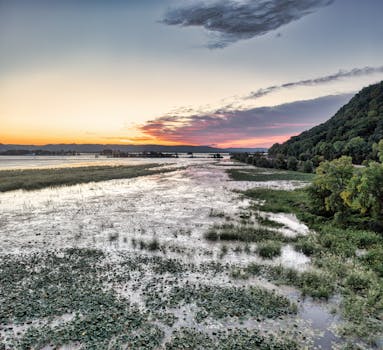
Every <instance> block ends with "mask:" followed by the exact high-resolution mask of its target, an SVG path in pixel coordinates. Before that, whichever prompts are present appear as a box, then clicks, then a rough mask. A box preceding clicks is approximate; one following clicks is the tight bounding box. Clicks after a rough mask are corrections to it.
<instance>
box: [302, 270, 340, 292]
mask: <svg viewBox="0 0 383 350" xmlns="http://www.w3.org/2000/svg"><path fill="white" fill-rule="evenodd" d="M331 281H332V278H331V276H329V275H327V274H324V273H319V272H315V271H305V272H303V273H302V274H301V276H300V280H299V284H300V287H301V289H302V293H303V294H304V295H310V296H312V297H313V298H324V299H328V298H329V297H330V296H331V294H332V293H333V291H334V285H332V283H331Z"/></svg>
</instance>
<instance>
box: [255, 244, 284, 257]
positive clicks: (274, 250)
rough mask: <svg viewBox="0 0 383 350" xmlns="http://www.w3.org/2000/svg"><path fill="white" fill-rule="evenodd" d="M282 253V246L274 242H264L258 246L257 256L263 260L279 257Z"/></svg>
mask: <svg viewBox="0 0 383 350" xmlns="http://www.w3.org/2000/svg"><path fill="white" fill-rule="evenodd" d="M281 251H282V244H281V243H280V242H276V241H269V242H264V243H261V244H259V245H258V247H257V250H256V252H257V254H258V255H260V256H261V257H262V258H265V259H272V258H274V257H276V256H280V255H281Z"/></svg>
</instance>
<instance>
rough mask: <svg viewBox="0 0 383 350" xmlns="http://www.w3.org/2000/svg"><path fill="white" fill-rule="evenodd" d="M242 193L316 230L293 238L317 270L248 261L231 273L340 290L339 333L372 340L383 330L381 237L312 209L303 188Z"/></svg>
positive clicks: (322, 292) (323, 293) (312, 290)
mask: <svg viewBox="0 0 383 350" xmlns="http://www.w3.org/2000/svg"><path fill="white" fill-rule="evenodd" d="M245 195H246V196H248V197H250V198H252V199H254V200H255V204H254V206H253V209H254V210H257V211H258V210H262V211H266V212H274V213H292V214H295V215H296V216H297V217H298V219H299V220H301V221H303V222H304V223H306V224H307V225H308V227H309V228H310V229H312V230H315V231H316V233H315V234H309V235H308V236H305V237H298V238H297V240H296V241H295V242H293V243H294V247H295V249H296V250H297V251H299V252H303V253H304V254H306V255H308V256H310V257H311V261H312V264H313V266H314V267H315V270H313V271H307V272H304V273H297V272H293V271H291V270H289V269H285V268H283V267H278V268H275V267H267V268H266V267H260V266H258V265H252V266H249V268H248V269H246V270H245V271H235V273H234V274H232V276H234V277H235V276H238V277H239V278H245V277H246V275H251V274H256V275H261V276H264V277H266V278H268V279H270V280H272V281H275V282H276V283H283V284H288V285H293V286H295V287H297V288H298V289H300V290H301V291H302V293H303V294H304V295H310V296H312V297H315V298H325V299H326V298H329V297H330V296H332V295H334V294H339V295H340V296H341V297H342V299H341V300H342V301H341V304H340V312H341V315H342V316H343V319H344V321H345V322H344V323H343V325H342V327H341V332H342V334H343V335H345V336H347V337H351V338H360V339H363V340H364V341H366V342H367V343H368V344H373V343H374V339H375V338H376V337H377V336H378V335H381V334H382V332H383V329H382V321H381V320H382V319H383V306H382V305H383V278H382V277H383V248H382V247H383V236H382V235H381V234H379V233H376V232H372V231H369V230H366V229H360V228H359V227H360V226H357V224H352V223H350V224H348V226H343V227H342V226H339V225H337V224H336V223H334V222H332V221H330V220H329V219H327V218H324V217H322V216H319V215H317V214H316V213H313V212H311V208H310V198H309V194H308V191H306V190H305V189H297V190H294V191H284V190H271V189H252V190H248V191H246V192H245Z"/></svg>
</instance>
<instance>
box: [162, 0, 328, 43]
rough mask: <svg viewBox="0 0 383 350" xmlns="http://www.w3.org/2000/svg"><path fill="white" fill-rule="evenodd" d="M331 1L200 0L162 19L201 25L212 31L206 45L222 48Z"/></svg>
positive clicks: (272, 28) (292, 19) (284, 22)
mask: <svg viewBox="0 0 383 350" xmlns="http://www.w3.org/2000/svg"><path fill="white" fill-rule="evenodd" d="M334 1H335V0H289V1H286V0H258V1H255V0H214V1H212V0H210V1H208V0H204V1H199V2H197V3H189V4H187V5H184V6H180V7H176V8H172V9H169V10H168V11H167V12H166V13H165V16H164V18H163V19H162V22H163V23H165V24H167V25H177V26H182V27H191V26H195V27H202V28H204V29H206V30H208V31H209V33H210V34H212V37H213V38H212V41H211V42H209V44H208V47H209V48H212V49H216V48H224V47H226V46H228V45H230V44H232V43H234V42H237V41H239V40H244V39H250V38H253V37H256V36H261V35H264V34H267V33H268V32H271V31H273V30H275V29H278V28H280V27H282V26H283V25H286V24H288V23H290V22H293V21H297V20H299V19H300V18H302V17H304V16H307V15H309V14H311V13H313V12H315V11H316V10H318V9H319V8H322V7H325V6H328V5H330V4H332V3H333V2H334Z"/></svg>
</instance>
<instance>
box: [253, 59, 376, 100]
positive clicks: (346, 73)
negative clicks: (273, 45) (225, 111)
mask: <svg viewBox="0 0 383 350" xmlns="http://www.w3.org/2000/svg"><path fill="white" fill-rule="evenodd" d="M376 73H383V66H380V67H363V68H354V69H351V70H340V71H339V72H337V73H334V74H330V75H326V76H324V77H319V78H315V79H306V80H299V81H295V82H290V83H285V84H282V85H273V86H269V87H267V88H263V89H259V90H256V91H253V92H251V93H250V94H249V95H248V96H247V97H246V98H247V99H256V98H260V97H263V96H265V95H268V94H271V93H272V92H276V91H278V90H282V89H287V88H293V87H299V86H315V85H319V84H325V83H331V82H333V81H336V80H340V79H344V78H355V77H361V76H367V75H372V74H376Z"/></svg>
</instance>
